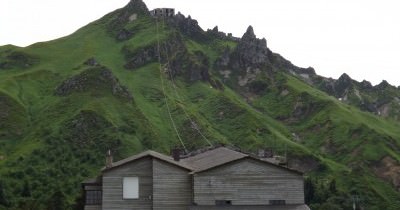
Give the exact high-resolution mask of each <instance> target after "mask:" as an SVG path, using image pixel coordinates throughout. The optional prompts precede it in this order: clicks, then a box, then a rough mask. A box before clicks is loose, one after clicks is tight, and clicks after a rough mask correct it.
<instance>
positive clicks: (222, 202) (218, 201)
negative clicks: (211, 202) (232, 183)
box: [215, 200, 232, 206]
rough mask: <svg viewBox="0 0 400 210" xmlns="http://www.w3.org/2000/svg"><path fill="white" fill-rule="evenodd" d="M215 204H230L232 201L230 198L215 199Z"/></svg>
mask: <svg viewBox="0 0 400 210" xmlns="http://www.w3.org/2000/svg"><path fill="white" fill-rule="evenodd" d="M215 205H216V206H230V205H232V201H231V200H216V201H215Z"/></svg>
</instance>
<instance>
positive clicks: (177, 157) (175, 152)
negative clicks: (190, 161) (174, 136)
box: [171, 148, 181, 161]
mask: <svg viewBox="0 0 400 210" xmlns="http://www.w3.org/2000/svg"><path fill="white" fill-rule="evenodd" d="M171 154H172V157H173V158H174V160H175V161H179V160H180V159H181V149H178V148H174V149H172V151H171Z"/></svg>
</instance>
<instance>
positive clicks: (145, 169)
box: [102, 157, 153, 210]
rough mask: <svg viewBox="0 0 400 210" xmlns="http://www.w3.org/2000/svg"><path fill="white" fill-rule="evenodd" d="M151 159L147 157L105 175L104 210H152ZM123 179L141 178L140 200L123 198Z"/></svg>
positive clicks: (106, 172)
mask: <svg viewBox="0 0 400 210" xmlns="http://www.w3.org/2000/svg"><path fill="white" fill-rule="evenodd" d="M152 165H153V161H152V158H151V157H145V158H141V159H138V160H136V161H133V162H131V163H127V164H125V165H123V166H119V167H116V168H113V169H112V170H110V171H105V172H104V173H103V205H102V208H103V210H121V209H124V210H131V209H132V210H133V209H140V210H151V209H152V194H153V176H152V167H153V166H152ZM123 177H139V199H126V200H124V199H123V198H122V195H123V194H122V193H123V192H122V180H123Z"/></svg>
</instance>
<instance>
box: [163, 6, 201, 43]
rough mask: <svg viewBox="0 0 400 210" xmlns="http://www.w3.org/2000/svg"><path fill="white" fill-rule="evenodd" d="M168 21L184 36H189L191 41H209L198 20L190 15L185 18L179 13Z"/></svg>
mask: <svg viewBox="0 0 400 210" xmlns="http://www.w3.org/2000/svg"><path fill="white" fill-rule="evenodd" d="M168 21H169V22H168V23H169V24H170V25H171V26H172V27H175V28H177V29H178V30H179V31H180V32H181V33H182V34H183V35H185V36H188V37H190V38H191V39H194V40H198V41H205V40H207V36H206V34H205V32H204V31H203V29H202V28H201V27H200V26H199V24H198V22H197V20H195V19H192V18H191V17H190V15H189V16H188V17H185V16H184V15H182V14H181V13H178V14H176V15H175V16H174V18H171V19H168Z"/></svg>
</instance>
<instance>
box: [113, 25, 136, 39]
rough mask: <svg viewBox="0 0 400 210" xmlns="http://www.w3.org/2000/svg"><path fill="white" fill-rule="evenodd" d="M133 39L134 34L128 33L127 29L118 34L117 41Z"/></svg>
mask: <svg viewBox="0 0 400 210" xmlns="http://www.w3.org/2000/svg"><path fill="white" fill-rule="evenodd" d="M132 37H133V32H131V31H128V30H127V29H125V28H123V29H121V30H120V31H119V32H118V33H117V37H116V38H117V40H118V41H125V40H129V39H130V38H132Z"/></svg>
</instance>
